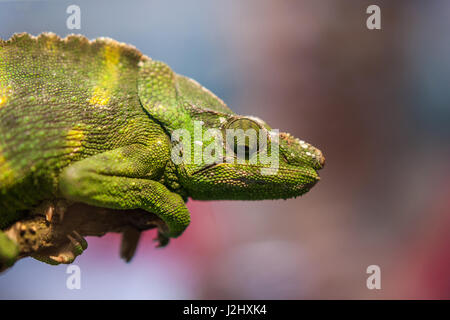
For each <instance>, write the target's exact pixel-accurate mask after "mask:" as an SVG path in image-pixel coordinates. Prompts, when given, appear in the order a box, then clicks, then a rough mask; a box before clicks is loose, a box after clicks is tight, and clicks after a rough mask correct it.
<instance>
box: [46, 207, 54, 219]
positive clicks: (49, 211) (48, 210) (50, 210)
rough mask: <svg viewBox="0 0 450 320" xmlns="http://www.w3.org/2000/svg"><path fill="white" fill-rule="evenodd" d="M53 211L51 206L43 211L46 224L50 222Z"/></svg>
mask: <svg viewBox="0 0 450 320" xmlns="http://www.w3.org/2000/svg"><path fill="white" fill-rule="evenodd" d="M53 211H54V209H53V206H49V207H48V208H47V210H46V211H45V220H47V221H48V222H52V219H53Z"/></svg>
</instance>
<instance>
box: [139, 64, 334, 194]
mask: <svg viewBox="0 0 450 320" xmlns="http://www.w3.org/2000/svg"><path fill="white" fill-rule="evenodd" d="M139 68H140V72H139V80H138V90H139V98H140V101H141V104H142V106H143V108H144V109H145V110H146V111H147V112H148V114H149V115H150V116H151V117H152V118H153V119H156V120H157V121H158V123H160V124H161V125H162V126H163V127H164V129H165V130H166V131H167V132H168V133H169V134H170V136H171V141H172V147H171V161H172V162H173V163H174V168H176V176H177V180H178V181H177V182H178V183H177V184H176V185H177V187H178V185H179V184H180V185H181V187H182V188H183V189H184V190H185V191H186V193H187V194H188V195H189V196H190V197H191V198H193V199H203V200H214V199H224V200H226V199H230V200H238V199H241V200H259V199H287V198H292V197H296V196H299V195H302V194H304V193H306V192H307V191H308V190H309V189H311V188H312V187H313V186H314V185H315V184H316V183H317V181H318V180H319V175H318V174H317V170H319V169H321V168H322V167H323V165H324V161H325V158H324V157H323V155H322V153H321V152H320V151H319V150H318V149H316V148H314V147H313V146H311V145H310V144H308V143H306V142H304V141H301V140H298V139H296V138H294V137H292V136H291V135H289V134H287V133H281V134H278V133H277V132H274V131H273V130H272V129H271V128H270V127H269V126H268V125H267V124H266V123H265V122H264V121H262V120H260V119H258V118H255V117H245V116H239V115H236V114H235V113H234V112H233V111H232V110H231V109H229V108H228V106H227V105H226V104H225V103H224V102H223V101H222V100H221V99H220V98H218V97H217V96H216V95H214V94H213V93H212V92H211V91H209V90H208V89H206V88H204V87H203V86H201V85H200V84H199V83H198V82H196V81H194V80H192V79H189V78H187V77H184V76H182V75H178V74H176V73H174V72H173V71H172V70H171V69H170V68H169V67H168V66H167V65H165V64H164V63H162V62H158V61H154V60H145V61H142V62H141V63H140V65H139ZM155 79H156V80H155ZM248 131H249V136H248V137H247V135H246V134H247V133H248ZM229 133H230V135H229ZM233 133H234V134H235V135H233Z"/></svg>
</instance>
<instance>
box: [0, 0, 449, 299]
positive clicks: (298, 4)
mask: <svg viewBox="0 0 450 320" xmlns="http://www.w3.org/2000/svg"><path fill="white" fill-rule="evenodd" d="M71 4H76V5H78V6H80V8H81V29H80V30H68V29H67V28H66V19H67V17H68V14H66V8H67V7H68V6H69V5H71ZM371 4H377V5H378V6H380V8H381V27H382V29H381V30H368V29H367V28H366V19H367V17H368V16H369V15H368V14H366V8H367V7H368V6H369V5H371ZM449 14H450V2H449V1H446V0H442V1H437V0H436V1H414V0H405V1H380V0H377V1H364V0H362V1H346V0H335V1H314V0H306V1H299V0H298V1H276V0H273V1H267V0H249V1H245V2H244V1H239V0H228V1H208V0H201V1H189V2H188V1H182V0H179V1H148V0H145V1H144V0H143V1H75V0H73V1H0V38H2V39H8V38H9V37H10V36H11V35H12V34H14V33H16V32H23V31H26V32H29V33H31V34H33V35H37V34H39V33H41V32H43V31H53V32H55V33H57V34H58V35H60V36H65V35H67V34H69V33H72V32H73V31H75V32H76V33H82V34H84V35H85V36H87V37H88V38H95V37H99V36H108V37H112V38H114V39H116V40H118V41H122V42H126V43H130V44H133V45H134V46H136V47H137V48H138V49H139V50H141V51H142V52H143V53H144V54H146V55H148V56H150V57H152V58H154V59H158V60H162V61H164V62H166V63H167V64H168V65H169V66H171V67H172V68H173V69H174V70H175V71H176V72H178V73H181V74H184V75H187V76H189V77H192V78H194V79H196V80H197V81H199V82H200V83H201V84H203V85H204V86H205V87H207V88H209V89H210V90H212V91H213V92H215V93H216V94H217V95H218V96H219V97H221V98H222V99H224V100H225V101H226V102H227V103H228V105H229V106H230V107H231V108H232V109H233V110H234V111H235V112H237V113H239V114H246V115H256V116H258V117H260V118H262V119H264V120H266V121H267V122H268V123H269V124H270V125H271V126H272V127H273V128H278V129H280V130H281V131H286V132H289V133H291V134H293V135H295V136H297V137H299V138H301V139H303V140H306V141H308V142H310V143H312V144H313V145H315V146H317V147H318V148H319V149H321V150H322V151H323V152H324V154H325V156H326V159H327V163H326V166H325V168H324V169H323V170H322V171H320V174H321V178H322V179H321V181H320V183H318V185H317V186H316V187H314V188H313V189H312V190H311V191H310V192H309V193H308V194H306V195H304V196H303V197H301V198H297V199H295V200H287V201H283V200H280V201H258V202H240V201H235V202H233V201H220V202H218V201H214V202H200V201H192V200H190V201H189V202H188V207H189V208H190V210H191V212H192V223H191V226H190V227H189V228H188V229H187V231H186V232H185V234H184V235H183V236H181V237H180V238H178V239H175V240H173V241H172V243H171V244H170V245H169V246H168V247H167V248H165V249H155V248H154V243H153V242H152V239H153V238H154V237H155V231H153V230H151V231H148V232H146V233H145V234H144V236H143V238H142V240H141V243H140V245H139V247H138V250H137V254H136V256H135V258H134V259H133V261H132V262H131V263H129V264H126V263H124V262H123V261H122V260H120V258H119V255H118V251H119V245H120V236H119V235H117V234H109V235H107V236H104V237H102V238H88V239H87V240H88V242H89V248H88V250H87V251H86V252H85V253H84V254H83V255H81V256H80V257H78V258H77V260H76V261H75V264H77V265H78V266H80V268H81V289H80V290H68V289H67V288H66V279H67V277H68V274H66V269H67V266H65V265H63V266H56V267H54V266H49V265H45V264H43V263H40V262H37V261H35V260H33V259H31V258H27V259H23V260H21V261H19V262H18V263H17V264H16V265H15V266H14V267H13V268H12V269H11V270H9V271H8V272H6V273H4V274H2V275H0V298H1V299H22V298H27V299H36V298H39V299H48V298H55V299H80V298H85V299H109V298H112V299H119V298H124V299H131V298H135V299H228V298H233V299H318V298H323V299H331V298H340V299H380V298H387V299H402V298H403V299H413V298H414V299H417V298H420V299H433V298H450V234H449V232H448V230H449V227H450V214H449V213H450V148H449V147H450V144H449V140H450V90H449V80H450V32H449V31H450V20H449V19H448V16H449ZM369 265H378V266H380V268H381V290H369V289H367V287H366V279H367V277H368V276H369V274H367V273H366V268H367V267H368V266H369Z"/></svg>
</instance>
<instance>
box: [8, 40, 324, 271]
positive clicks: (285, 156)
mask: <svg viewBox="0 0 450 320" xmlns="http://www.w3.org/2000/svg"><path fill="white" fill-rule="evenodd" d="M194 121H201V123H202V124H203V126H204V127H205V130H206V129H208V128H216V129H219V130H223V129H226V128H232V129H239V128H241V129H246V128H253V129H255V130H257V131H258V132H261V131H262V132H268V131H269V130H271V128H270V127H269V125H268V124H266V123H265V122H264V121H262V120H260V119H258V118H255V117H247V116H240V115H237V114H235V113H234V112H233V111H231V110H230V109H229V108H228V107H227V105H226V104H225V103H224V102H223V101H222V100H220V99H219V98H218V97H216V96H215V95H214V94H213V93H211V92H210V91H209V90H207V89H205V88H204V87H202V86H201V85H200V84H198V83H197V82H195V81H194V80H192V79H189V78H187V77H184V76H181V75H178V74H176V73H174V72H173V71H172V70H171V69H170V68H169V67H168V66H167V65H166V64H164V63H162V62H159V61H155V60H152V59H151V58H149V57H147V56H145V55H143V54H141V53H140V52H139V51H138V50H137V49H135V48H134V47H132V46H129V45H126V44H123V43H119V42H117V41H115V40H112V39H109V38H98V39H95V40H92V41H90V40H88V39H87V38H85V37H84V36H80V35H70V36H68V37H66V38H64V39H61V38H60V37H58V36H57V35H55V34H52V33H43V34H41V35H39V36H38V37H34V36H31V35H29V34H26V33H22V34H16V35H14V36H12V37H11V38H10V39H9V40H6V41H3V40H0V230H3V231H0V261H3V263H9V264H12V263H13V262H14V261H15V259H16V257H17V253H18V250H17V248H16V246H17V244H16V243H15V241H14V240H12V239H11V238H9V237H7V236H6V233H5V230H6V228H8V227H9V226H11V225H12V224H13V223H15V222H17V221H20V220H22V219H27V217H29V216H30V215H32V214H33V212H34V211H36V210H37V209H36V208H39V207H40V208H42V207H43V208H44V209H43V212H44V215H45V216H46V217H47V220H51V219H52V216H55V215H57V214H58V215H60V216H62V214H63V211H64V208H63V207H61V206H57V205H56V203H57V202H58V201H60V200H63V201H66V203H83V204H87V205H90V206H94V207H100V208H107V209H120V210H132V209H142V210H144V211H145V212H148V213H149V214H150V213H152V214H154V215H156V216H157V217H159V218H160V219H161V220H162V221H163V222H164V224H165V227H163V228H159V230H158V240H159V242H160V245H162V246H163V245H166V244H167V243H168V240H169V238H172V237H177V236H179V235H180V234H182V232H183V231H184V230H185V229H186V227H187V226H188V224H189V221H190V216H189V212H188V209H187V208H186V205H185V202H186V201H187V199H188V198H192V199H200V200H233V199H236V200H260V199H287V198H291V197H296V196H299V195H302V194H304V193H306V192H307V191H308V190H309V189H310V188H311V187H312V186H313V185H314V184H315V183H316V182H317V181H318V180H319V176H318V174H317V170H319V169H321V168H322V167H323V165H324V161H325V158H324V157H323V155H322V153H321V152H320V150H318V149H317V148H315V147H313V146H312V145H310V144H308V143H306V142H304V141H301V140H299V139H296V138H294V137H292V136H291V135H289V134H287V133H281V134H280V135H279V139H278V140H277V142H274V141H270V139H269V142H270V143H268V144H267V145H265V146H263V145H262V144H258V143H252V142H251V141H248V140H247V139H245V141H240V142H239V141H237V142H236V143H237V145H238V147H239V148H244V149H245V155H246V158H245V159H244V160H245V161H244V162H243V163H240V164H238V163H226V162H223V163H215V164H206V163H202V162H200V163H181V164H175V163H174V162H173V161H172V160H171V150H172V149H173V147H174V142H173V141H172V140H171V134H172V133H173V132H174V131H175V130H177V129H185V130H187V131H188V132H192V130H193V122H194ZM189 143H192V148H194V144H195V141H191V142H189ZM239 144H240V145H239ZM203 147H206V144H203ZM220 147H221V148H223V150H224V154H225V151H229V145H228V144H227V142H226V141H224V142H223V143H222V145H221V146H220ZM274 147H277V148H278V150H279V166H278V169H277V171H276V174H272V175H263V174H262V173H261V170H260V169H261V168H264V167H267V166H268V165H267V164H263V163H261V162H258V161H257V162H256V163H250V162H249V161H250V159H251V158H252V157H253V156H256V155H257V154H258V153H260V152H261V151H262V150H261V149H263V148H272V149H273V148H274ZM233 152H234V153H233ZM235 153H236V150H232V153H231V154H232V157H233V156H234V157H237V154H235ZM68 237H69V238H70V240H71V243H72V244H73V246H72V247H70V248H69V249H70V250H68V251H70V252H71V253H72V254H69V255H67V252H66V253H61V254H60V255H54V256H52V257H44V256H35V258H38V259H40V260H42V261H45V262H48V263H53V264H58V263H70V262H72V261H73V259H74V258H75V257H76V256H77V255H78V254H80V253H81V252H82V251H83V249H84V248H85V247H86V245H85V244H83V243H84V239H82V237H81V236H79V234H77V236H74V235H72V236H70V235H68ZM66 249H67V248H66ZM66 251H67V250H66ZM70 252H69V253H70Z"/></svg>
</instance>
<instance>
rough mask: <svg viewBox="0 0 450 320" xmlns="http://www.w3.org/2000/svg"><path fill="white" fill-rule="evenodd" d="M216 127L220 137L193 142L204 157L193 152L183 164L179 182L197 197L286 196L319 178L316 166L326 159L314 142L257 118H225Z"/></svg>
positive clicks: (263, 197) (259, 197) (194, 197)
mask: <svg viewBox="0 0 450 320" xmlns="http://www.w3.org/2000/svg"><path fill="white" fill-rule="evenodd" d="M209 124H210V125H211V122H210V123H209ZM218 129H219V131H220V133H221V139H220V137H219V139H216V140H214V139H209V140H208V139H207V138H206V139H205V138H204V139H203V141H202V143H199V142H198V141H194V142H193V144H192V145H191V150H194V148H197V150H198V149H200V150H201V151H202V155H203V158H202V160H201V161H200V162H199V161H198V159H197V161H195V160H196V159H194V157H192V158H191V160H193V161H191V162H190V163H189V164H182V165H181V166H179V173H180V174H179V176H180V182H181V184H182V185H183V187H184V188H185V189H186V190H187V191H188V194H189V195H190V196H191V197H192V198H193V199H203V200H213V199H224V200H226V199H234V200H235V199H239V200H262V199H287V198H292V197H297V196H299V195H302V194H304V193H306V192H307V191H309V190H310V189H311V188H312V187H313V186H314V185H315V184H316V183H317V182H318V181H319V179H320V178H319V175H318V173H317V170H319V169H321V168H323V166H324V163H325V158H324V156H323V154H322V152H321V151H320V150H319V149H317V148H315V147H313V146H312V145H310V144H308V143H306V142H304V141H302V140H299V139H297V138H294V137H293V136H291V135H290V134H288V133H278V132H277V131H274V130H272V129H271V128H270V127H269V126H268V125H267V124H266V123H265V122H263V121H262V120H260V119H258V118H255V117H244V116H236V115H232V116H229V117H227V118H222V119H221V121H220V125H219V128H218ZM240 134H241V135H240ZM255 137H256V138H255ZM215 138H217V136H216V137H215ZM213 140H214V141H213ZM194 153H195V152H194ZM196 154H198V152H197V153H196ZM211 154H213V155H214V156H215V157H212V158H214V159H215V162H212V163H211ZM205 155H207V156H208V157H209V158H208V157H205ZM205 158H207V159H208V160H209V161H207V160H205Z"/></svg>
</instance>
